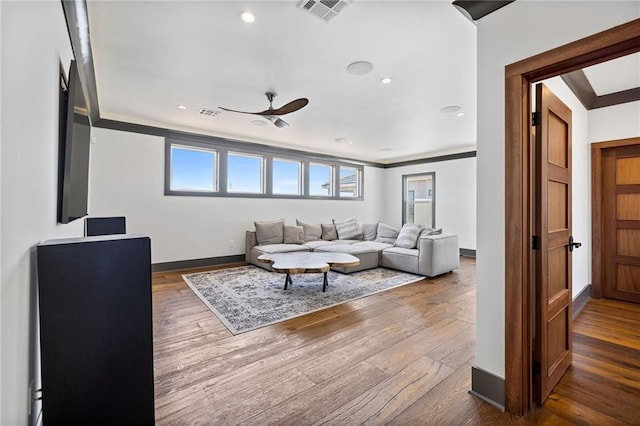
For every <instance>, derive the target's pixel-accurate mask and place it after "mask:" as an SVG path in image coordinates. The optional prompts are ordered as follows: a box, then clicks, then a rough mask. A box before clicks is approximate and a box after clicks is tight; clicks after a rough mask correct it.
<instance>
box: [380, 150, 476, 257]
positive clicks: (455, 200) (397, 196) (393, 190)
mask: <svg viewBox="0 0 640 426" xmlns="http://www.w3.org/2000/svg"><path fill="white" fill-rule="evenodd" d="M385 172H386V173H385V177H384V180H385V188H386V190H385V203H384V210H383V214H382V216H381V217H382V220H383V221H384V222H386V223H389V224H390V225H395V226H400V225H401V224H402V176H403V175H408V174H415V173H428V172H435V174H436V191H435V194H436V227H438V228H442V229H443V231H444V232H452V233H456V234H458V237H459V244H460V247H461V248H466V249H472V250H475V248H476V218H475V214H476V213H475V212H476V158H475V157H470V158H461V159H458V160H451V161H442V162H436V163H426V164H419V165H415V166H405V167H394V168H390V169H385Z"/></svg>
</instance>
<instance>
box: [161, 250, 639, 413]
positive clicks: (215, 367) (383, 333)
mask: <svg viewBox="0 0 640 426" xmlns="http://www.w3.org/2000/svg"><path fill="white" fill-rule="evenodd" d="M155 276H157V274H156V275H154V277H155ZM166 277H171V278H169V279H168V280H167V279H166ZM161 279H162V282H161V283H158V284H156V282H155V281H154V285H153V288H152V291H153V302H154V306H153V315H154V367H155V368H154V371H155V388H156V422H157V423H158V424H159V425H176V424H237V423H244V424H313V423H316V422H317V423H330V424H359V423H367V422H368V423H371V424H378V423H387V422H390V423H392V424H534V423H544V424H551V425H554V424H558V425H565V424H575V423H585V421H587V420H588V422H590V423H592V424H616V422H620V421H626V422H627V423H633V421H631V420H629V418H628V416H629V415H631V414H634V413H633V411H632V410H631V409H630V408H629V407H630V406H634V405H633V404H635V406H640V401H638V399H637V397H636V399H634V395H631V394H629V391H630V390H635V391H637V389H636V388H635V387H634V386H632V383H630V382H632V381H633V380H636V378H637V377H636V376H637V360H638V359H640V353H639V352H638V351H637V349H634V348H633V346H634V344H633V341H634V340H633V339H635V337H633V336H630V337H628V339H625V340H621V341H619V342H618V343H619V344H616V343H612V342H609V341H604V340H599V339H598V338H597V337H592V336H590V335H587V334H593V333H591V332H590V327H591V326H590V325H589V324H595V325H596V326H598V325H603V326H606V327H609V328H611V327H612V326H613V325H615V323H616V319H621V321H619V322H620V325H621V327H622V328H623V329H626V328H631V327H634V322H633V321H634V320H635V321H636V328H640V327H638V326H639V325H640V315H638V313H640V307H639V306H637V305H634V304H630V303H624V302H617V301H610V300H606V299H601V300H592V301H591V302H589V303H588V304H587V305H586V307H585V309H584V310H583V311H582V313H581V314H580V315H579V316H578V318H576V320H575V321H574V323H576V324H580V323H581V321H582V325H581V327H582V331H583V332H584V333H586V334H578V333H574V336H575V337H574V338H575V344H574V348H575V353H576V354H578V355H579V356H578V357H577V358H576V362H575V363H574V366H573V367H572V370H571V371H572V372H573V374H570V375H565V377H563V379H562V380H561V384H562V387H561V388H560V391H561V392H559V393H552V394H551V397H550V400H549V402H548V403H547V404H545V406H543V407H539V408H536V409H534V410H533V411H532V412H530V413H529V414H528V415H527V416H526V417H522V418H518V417H514V416H511V415H510V414H506V413H502V412H500V411H499V410H497V409H495V408H494V407H492V406H490V405H488V404H487V403H485V402H483V401H481V400H479V399H478V398H475V397H473V396H471V395H469V394H468V390H469V388H470V386H471V382H470V380H471V366H472V365H473V356H474V351H475V325H474V322H475V314H474V312H475V260H474V259H470V258H461V267H460V269H459V270H458V271H456V272H454V273H453V274H447V275H445V276H443V277H437V278H436V279H425V280H423V281H420V282H418V283H413V284H410V285H407V286H403V287H399V288H396V289H392V290H390V291H387V292H383V293H379V294H376V295H372V296H370V297H366V298H362V299H358V300H355V301H352V302H349V303H345V304H342V305H339V306H335V307H332V308H329V309H326V310H323V311H319V312H315V313H313V314H309V315H306V316H302V317H299V318H295V319H292V320H289V321H285V322H282V323H278V324H274V325H271V326H268V327H264V328H261V329H258V330H254V331H251V332H248V333H243V334H240V335H237V336H233V335H232V334H231V333H229V332H228V330H227V329H226V327H224V325H223V324H222V323H221V322H220V321H219V320H218V319H217V317H215V315H213V313H211V312H210V311H209V310H208V309H207V308H206V307H204V305H203V304H202V302H201V301H200V299H199V298H198V297H197V296H195V294H194V293H193V292H192V291H191V290H190V289H189V287H188V286H187V285H186V284H185V283H184V282H183V281H182V278H181V274H180V273H164V274H161ZM609 333H614V330H613V329H609ZM627 340H630V343H629V342H627ZM625 345H627V346H625ZM625 370H627V371H628V370H631V371H632V373H629V375H628V376H625V377H628V379H626V381H625V380H618V377H620V376H623V375H626V374H627V373H625ZM306 372H308V375H307V374H305V373H306ZM585 380H587V381H586V382H585ZM588 380H591V382H589V381H588ZM580 388H584V389H583V391H584V394H582V393H577V391H576V389H580ZM602 389H604V392H609V393H611V395H613V396H615V395H616V394H617V392H618V389H623V391H624V392H626V393H625V394H623V396H622V397H621V398H604V399H603V398H600V399H599V398H597V395H598V394H599V393H600V392H601V390H602ZM625 389H626V390H625ZM589 391H593V392H594V395H595V396H594V397H587V394H588V392H589ZM623 403H624V404H627V408H624V407H622V408H619V407H617V405H616V404H623ZM612 410H617V411H619V412H621V413H623V416H622V417H619V416H618V417H616V416H614V415H613V414H612V413H611V411H612ZM581 415H583V416H584V419H587V420H581V417H580V416H581ZM369 418H370V419H371V420H369V421H367V420H366V419H369ZM621 419H623V420H621Z"/></svg>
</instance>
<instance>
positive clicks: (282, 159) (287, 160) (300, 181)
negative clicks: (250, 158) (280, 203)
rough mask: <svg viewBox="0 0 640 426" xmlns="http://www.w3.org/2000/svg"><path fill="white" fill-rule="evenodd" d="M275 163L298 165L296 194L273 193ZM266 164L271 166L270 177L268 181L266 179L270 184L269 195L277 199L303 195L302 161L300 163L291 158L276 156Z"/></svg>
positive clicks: (297, 159) (299, 160)
mask: <svg viewBox="0 0 640 426" xmlns="http://www.w3.org/2000/svg"><path fill="white" fill-rule="evenodd" d="M276 161H278V162H280V163H293V164H297V165H298V192H297V193H295V194H281V193H276V192H274V186H275V185H274V184H275V179H274V172H275V162H276ZM268 164H269V165H270V166H271V176H270V179H268V181H269V182H270V183H271V195H273V196H278V197H280V196H290V197H301V196H303V195H304V185H305V179H304V170H305V167H304V161H302V160H301V159H299V158H291V157H284V156H281V155H278V156H273V158H271V160H269V161H268Z"/></svg>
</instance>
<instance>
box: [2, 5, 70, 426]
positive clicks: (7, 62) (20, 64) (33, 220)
mask: <svg viewBox="0 0 640 426" xmlns="http://www.w3.org/2000/svg"><path fill="white" fill-rule="evenodd" d="M0 10H1V11H2V13H1V19H2V21H1V25H0V27H1V31H2V52H1V54H2V61H1V67H2V72H1V77H2V107H1V112H2V118H1V121H2V136H1V138H2V146H1V150H2V154H1V161H2V162H1V167H0V173H1V192H0V194H1V206H2V216H1V226H0V234H1V235H2V243H1V262H0V268H1V269H0V271H1V274H2V284H1V285H2V292H1V293H0V314H1V316H0V318H1V319H0V321H1V327H2V330H1V333H2V341H1V344H2V350H1V353H2V360H1V366H0V377H1V380H0V381H1V382H2V384H1V389H2V394H1V403H0V407H1V408H0V409H1V418H0V424H2V425H25V424H27V423H28V414H27V413H28V410H29V402H28V398H27V393H28V382H29V380H30V374H31V367H30V358H33V357H34V356H35V355H34V352H33V345H32V344H30V342H31V341H32V340H33V339H34V338H35V337H34V328H35V318H36V317H35V295H36V293H35V282H36V281H35V280H36V277H35V268H36V264H35V246H36V244H38V242H40V241H43V240H46V239H51V238H58V237H68V236H80V235H82V223H81V221H80V222H79V223H72V224H69V225H57V224H56V205H57V203H56V197H57V189H56V187H57V175H58V171H57V147H58V88H59V73H60V64H61V63H62V64H63V65H64V68H65V69H66V70H68V67H69V61H70V60H71V57H72V53H71V47H70V43H69V36H68V33H67V28H66V24H65V22H64V15H63V13H62V6H61V4H60V2H0ZM36 387H39V385H38V384H36Z"/></svg>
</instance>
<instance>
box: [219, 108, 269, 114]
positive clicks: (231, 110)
mask: <svg viewBox="0 0 640 426" xmlns="http://www.w3.org/2000/svg"><path fill="white" fill-rule="evenodd" d="M218 108H220V109H221V110H224V111H229V112H239V113H240V114H253V115H264V114H263V112H249V111H238V110H237V109H229V108H224V107H218Z"/></svg>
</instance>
